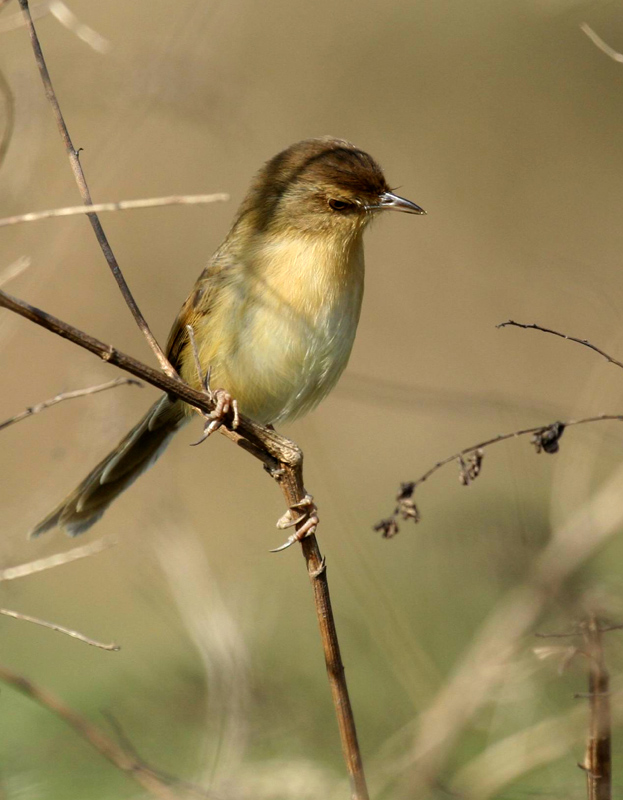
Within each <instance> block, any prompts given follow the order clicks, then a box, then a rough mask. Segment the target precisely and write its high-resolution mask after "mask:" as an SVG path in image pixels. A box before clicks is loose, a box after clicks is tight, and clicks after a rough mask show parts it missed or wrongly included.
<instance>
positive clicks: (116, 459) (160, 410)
mask: <svg viewBox="0 0 623 800" xmlns="http://www.w3.org/2000/svg"><path fill="white" fill-rule="evenodd" d="M188 419H189V417H188V416H187V415H186V414H185V411H184V404H183V403H180V402H179V401H175V400H173V399H170V398H169V397H168V396H167V395H163V396H162V397H161V398H160V400H158V401H157V402H156V403H155V404H154V405H153V406H152V407H151V408H150V409H149V411H148V412H147V414H146V415H145V416H144V417H143V419H142V420H141V421H140V422H139V423H138V425H135V426H134V428H132V430H131V431H130V432H129V433H128V434H127V436H125V437H124V438H123V439H122V440H121V442H119V444H118V445H117V447H116V448H115V449H114V450H113V451H112V453H109V455H108V456H106V458H105V459H104V460H103V461H100V463H99V464H98V465H97V466H96V467H95V469H94V470H92V471H91V472H90V473H89V474H88V475H87V477H86V478H85V479H84V480H83V481H82V483H81V484H80V486H78V488H77V489H74V491H73V492H72V493H71V494H69V495H68V496H67V497H66V498H65V499H64V500H63V502H62V503H61V504H60V505H59V506H58V507H57V508H55V509H54V511H52V512H51V513H50V514H48V516H47V517H46V518H45V519H44V520H42V521H41V522H40V523H39V524H38V525H37V526H36V527H35V528H34V529H33V530H32V531H31V533H30V535H31V537H36V536H41V534H42V533H45V532H46V531H48V530H50V529H51V528H54V527H56V526H57V525H58V526H59V527H61V528H64V529H65V530H66V531H67V533H68V534H69V535H70V536H77V535H78V534H79V533H84V531H86V530H88V529H89V528H90V527H91V525H93V524H94V523H95V522H97V520H98V519H99V518H100V517H101V516H102V514H103V513H104V512H105V511H106V509H107V508H108V506H109V505H110V504H111V503H112V502H113V501H114V500H116V498H117V497H118V496H119V495H120V494H121V493H122V492H124V491H125V490H126V489H127V488H128V486H130V485H131V484H132V483H134V481H135V480H136V479H137V478H138V476H139V475H141V474H142V473H143V472H145V470H147V469H149V468H150V467H151V465H152V464H153V463H154V462H155V461H156V459H157V458H158V457H159V456H160V455H161V454H162V452H163V451H164V449H165V448H166V447H167V445H168V444H169V442H170V441H171V438H172V437H173V435H174V434H175V433H176V432H177V431H178V430H179V428H180V427H181V426H182V425H183V424H184V423H185V422H186V421H187V420H188Z"/></svg>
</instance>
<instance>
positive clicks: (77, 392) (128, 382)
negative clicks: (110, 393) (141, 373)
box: [0, 378, 143, 431]
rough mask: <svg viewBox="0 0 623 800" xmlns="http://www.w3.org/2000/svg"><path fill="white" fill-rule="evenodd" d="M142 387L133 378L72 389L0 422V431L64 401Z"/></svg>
mask: <svg viewBox="0 0 623 800" xmlns="http://www.w3.org/2000/svg"><path fill="white" fill-rule="evenodd" d="M142 385H143V384H142V383H141V382H140V381H137V380H135V379H134V378H115V380H114V381H108V382H107V383H100V384H99V385H98V386H88V387H87V388H86V389H74V391H73V392H63V393H62V394H57V395H55V396H54V397H50V398H49V399H48V400H43V402H41V403H37V404H36V405H34V406H30V407H29V408H26V409H24V411H20V413H19V414H15V415H14V416H12V417H9V419H5V420H4V422H0V431H2V430H4V429H5V428H8V427H9V426H10V425H14V424H15V423H16V422H21V421H22V420H23V419H27V418H28V417H32V416H33V414H38V413H39V412H40V411H44V410H45V409H46V408H51V406H55V405H56V404H57V403H62V402H63V401H64V400H74V399H75V398H76V397H86V396H87V395H90V394H97V393H98V392H105V391H107V390H108V389H116V388H117V386H142Z"/></svg>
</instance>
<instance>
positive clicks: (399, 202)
mask: <svg viewBox="0 0 623 800" xmlns="http://www.w3.org/2000/svg"><path fill="white" fill-rule="evenodd" d="M379 200H380V203H379V205H378V206H377V208H379V209H380V210H383V209H385V208H386V209H390V210H393V211H404V212H405V213H407V214H426V211H424V209H423V208H420V207H419V206H417V205H416V204H415V203H412V202H411V200H406V199H405V198H404V197H399V196H398V195H397V194H393V192H384V193H383V194H382V195H381V196H380V198H379Z"/></svg>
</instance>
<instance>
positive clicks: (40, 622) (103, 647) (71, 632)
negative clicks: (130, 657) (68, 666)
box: [0, 608, 121, 651]
mask: <svg viewBox="0 0 623 800" xmlns="http://www.w3.org/2000/svg"><path fill="white" fill-rule="evenodd" d="M0 614H4V616H5V617H12V618H13V619H21V620H23V621H24V622H32V623H34V624H35V625H41V627H42V628H49V629H50V630H52V631H58V632H59V633H64V634H65V635H66V636H71V637H72V639H78V640H79V641H81V642H84V643H85V644H90V645H91V646H92V647H99V649H100V650H115V651H116V650H121V647H120V646H119V645H118V644H115V643H114V642H112V643H111V644H103V643H102V642H98V641H97V640H96V639H90V638H89V637H88V636H85V635H84V634H83V633H78V631H74V630H72V629H71V628H66V627H65V626H64V625H57V624H56V623H55V622H46V620H44V619H39V618H38V617H31V616H29V615H28V614H22V613H21V612H19V611H11V610H10V609H8V608H0Z"/></svg>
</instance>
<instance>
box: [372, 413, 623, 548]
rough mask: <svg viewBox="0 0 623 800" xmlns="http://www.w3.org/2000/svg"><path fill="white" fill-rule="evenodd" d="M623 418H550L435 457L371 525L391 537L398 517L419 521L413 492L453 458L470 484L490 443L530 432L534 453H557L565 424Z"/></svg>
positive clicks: (621, 418) (622, 417)
mask: <svg viewBox="0 0 623 800" xmlns="http://www.w3.org/2000/svg"><path fill="white" fill-rule="evenodd" d="M606 421H611V422H623V414H600V415H599V416H596V417H586V418H584V419H570V420H567V421H566V422H560V421H558V422H552V423H550V424H549V425H540V426H538V427H535V428H524V429H523V430H519V431H512V432H511V433H500V434H498V435H497V436H493V437H491V438H490V439H485V440H484V441H482V442H478V444H474V445H471V446H470V447H465V448H463V450H459V451H458V452H457V453H453V454H452V455H451V456H447V457H446V458H444V459H442V460H441V461H438V462H437V463H436V464H434V465H433V466H432V467H431V468H430V469H429V470H427V471H426V472H425V473H424V474H423V475H420V477H419V478H418V479H417V480H415V481H406V482H404V483H402V484H401V486H400V490H399V492H398V494H397V496H396V501H397V503H398V505H397V506H396V508H395V509H394V511H393V513H392V514H391V516H389V517H387V518H386V519H382V520H380V522H377V523H376V525H374V530H376V531H381V532H382V534H383V537H384V538H385V539H391V538H392V537H394V536H395V535H396V534H397V533H399V530H400V528H399V524H398V519H399V518H400V517H402V518H403V519H405V520H406V519H413V520H414V521H415V522H419V521H420V513H419V510H418V508H417V506H416V505H415V503H414V502H413V499H412V498H413V493H414V492H415V489H417V487H418V486H421V484H423V483H424V482H425V481H427V480H428V479H429V478H430V477H431V475H434V474H435V472H437V470H440V469H441V468H442V467H445V466H446V465H447V464H451V463H452V462H458V464H459V480H460V482H461V483H462V484H463V485H464V486H469V485H470V484H471V483H472V481H473V480H475V478H477V477H478V475H479V474H480V470H481V467H482V460H483V458H484V450H485V448H487V447H490V446H491V445H494V444H498V442H505V441H507V440H508V439H517V438H518V437H519V436H527V435H529V434H532V444H534V445H535V447H536V450H537V453H540V452H541V451H544V452H546V453H557V452H558V448H559V444H558V443H559V440H560V437H561V436H562V434H563V431H564V430H565V429H566V428H571V427H573V426H574V425H586V424H588V423H593V422H606Z"/></svg>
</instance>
